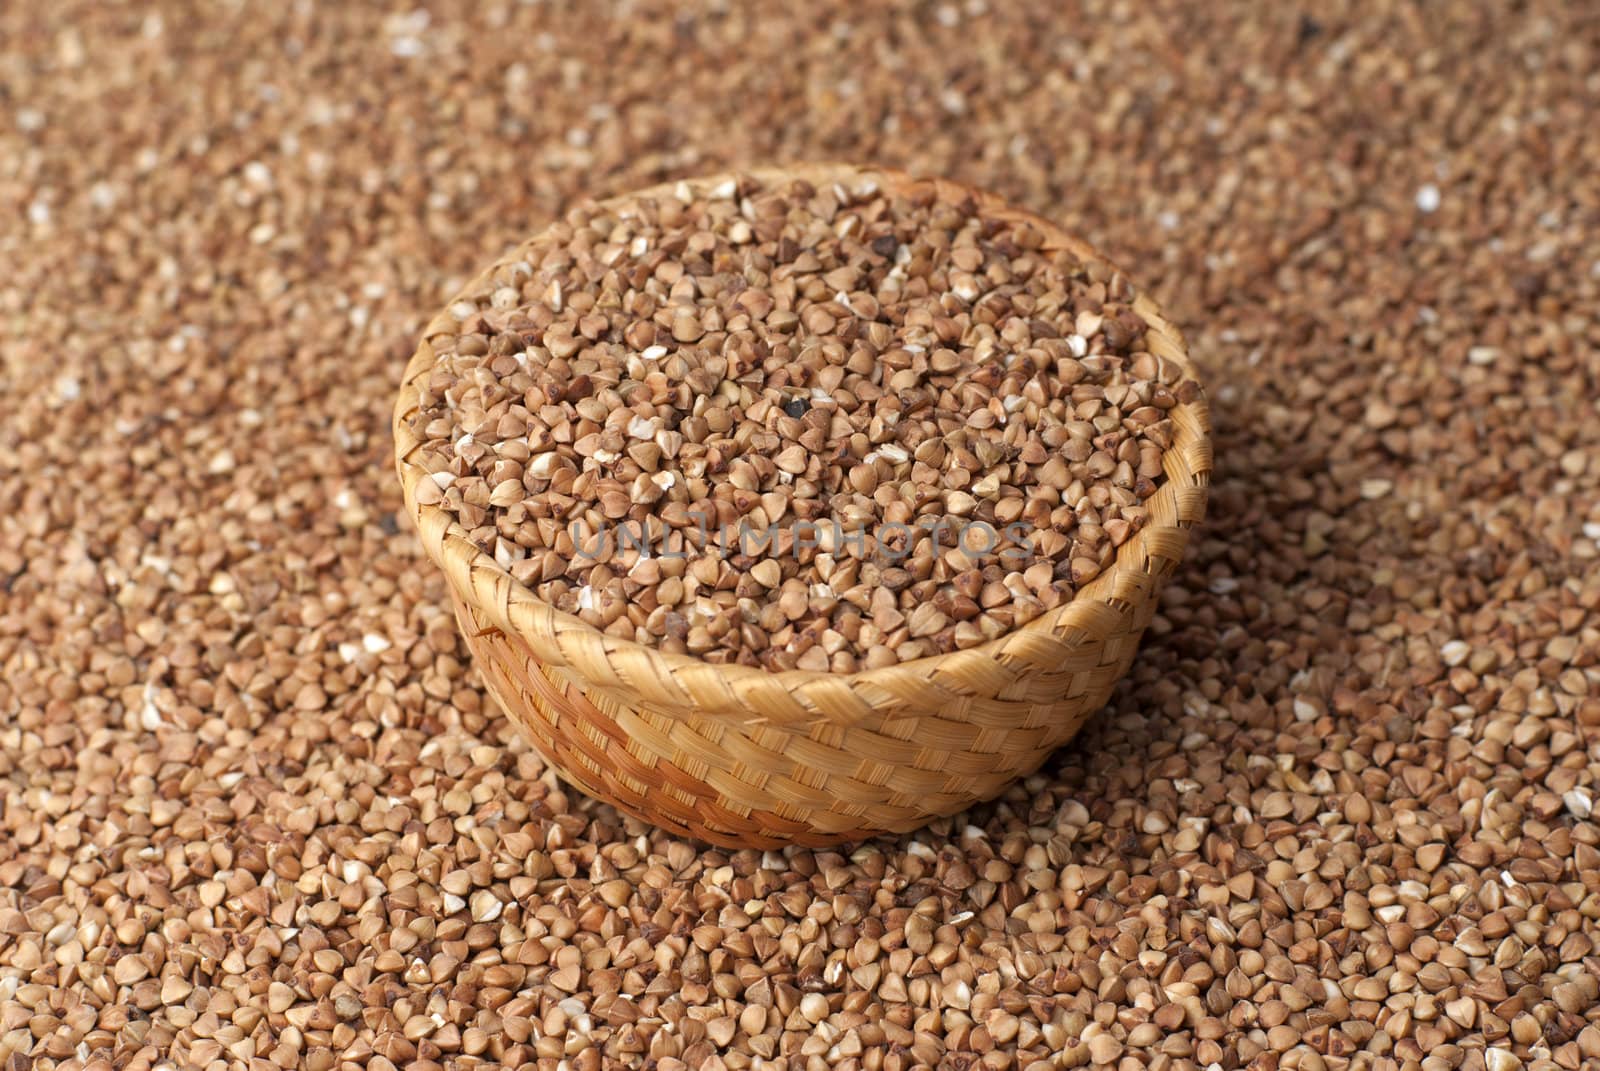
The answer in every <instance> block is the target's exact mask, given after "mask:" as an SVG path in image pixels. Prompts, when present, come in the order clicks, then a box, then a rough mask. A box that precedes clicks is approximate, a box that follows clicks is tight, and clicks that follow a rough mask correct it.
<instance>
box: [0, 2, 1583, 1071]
mask: <svg viewBox="0 0 1600 1071" xmlns="http://www.w3.org/2000/svg"><path fill="white" fill-rule="evenodd" d="M1597 69H1600V18H1597V11H1596V9H1595V7H1594V6H1593V5H1591V4H1583V3H1574V4H1559V3H1554V2H1548V0H1534V2H1531V3H1526V4H1498V3H1483V4H1459V5H1458V4H1448V5H1447V4H1414V3H1398V2H1390V0H1377V2H1373V3H1367V4H1359V5H1358V4H1342V3H1329V4H1315V5H1312V4H1307V5H1302V6H1296V5H1249V4H1238V3H1227V4H1217V5H1189V4H1182V3H1175V2H1166V0H1162V2H1159V3H1153V4H1132V3H1093V4H1083V5H1079V4H1067V5H1062V4H1057V3H1045V2H1040V3H1028V4H1011V3H999V2H998V0H986V2H985V0H976V2H963V3H937V2H936V3H927V4H893V5H890V4H883V5H878V4H872V5H854V4H845V3H837V2H823V3H817V4H811V5H790V4H779V3H770V2H762V3H756V4H751V5H743V4H722V5H683V6H681V7H677V6H672V5H667V4H663V3H633V4H626V5H622V4H619V5H601V4H576V3H573V4H561V3H553V2H552V3H528V4H522V3H518V4H508V3H504V2H499V0H489V2H486V3H481V4H467V3H445V2H439V3H430V4H428V5H427V6H426V8H415V9H413V8H411V7H408V6H406V5H396V6H390V7H385V6H379V5H372V4H342V5H331V4H330V5H314V4H310V3H285V4H264V3H263V4H243V3H168V2H163V3H155V4H147V5H136V4H131V3H106V4H89V3H43V2H32V0H30V2H12V3H7V4H5V5H4V6H3V7H0V253H3V257H4V261H3V263H4V272H3V274H0V1059H4V1060H5V1061H6V1063H5V1067H6V1068H7V1071H28V1069H30V1068H39V1069H44V1068H82V1067H96V1068H104V1067H118V1068H138V1069H145V1068H152V1067H157V1066H160V1067H182V1068H189V1067H206V1068H210V1067H217V1068H222V1067H228V1068H268V1067H284V1068H290V1067H302V1066H303V1067H307V1068H312V1069H316V1071H327V1069H332V1068H341V1069H342V1068H359V1067H365V1068H370V1069H374V1071H383V1069H388V1068H393V1067H415V1068H423V1069H426V1068H433V1067H443V1066H449V1067H458V1068H469V1067H479V1066H495V1065H508V1066H516V1065H527V1064H533V1065H535V1066H538V1067H540V1068H546V1069H551V1071H555V1069H560V1068H571V1069H583V1071H587V1069H593V1068H599V1067H617V1068H644V1067H650V1068H659V1069H661V1071H671V1069H675V1068H686V1067H687V1068H701V1067H719V1066H721V1067H728V1068H755V1067H796V1068H806V1069H810V1068H821V1067H840V1068H853V1067H859V1068H867V1069H873V1071H876V1069H879V1068H884V1069H891V1071H892V1069H906V1068H912V1067H948V1068H969V1067H984V1068H1005V1067H1023V1066H1030V1065H1038V1066H1041V1067H1051V1066H1087V1065H1090V1064H1094V1065H1099V1066H1117V1067H1125V1068H1129V1069H1132V1068H1136V1067H1150V1068H1174V1069H1176V1068H1191V1067H1193V1068H1212V1067H1221V1068H1245V1067H1248V1068H1255V1069H1269V1068H1308V1069H1316V1068H1329V1069H1338V1068H1371V1069H1374V1071H1377V1069H1384V1071H1389V1069H1412V1068H1420V1069H1426V1071H1434V1069H1444V1068H1457V1067H1460V1068H1470V1069H1474V1071H1476V1069H1479V1068H1488V1069H1490V1071H1511V1069H1515V1068H1519V1067H1523V1068H1530V1069H1533V1068H1564V1069H1577V1068H1581V1067H1594V1066H1596V1065H1597V1064H1600V1025H1597V1016H1600V1012H1597V1011H1596V998H1597V996H1600V958H1597V957H1596V950H1595V938H1596V934H1597V929H1600V922H1597V919H1600V877H1597V875H1600V851H1597V841H1600V827H1597V825H1596V823H1595V820H1594V816H1593V806H1594V794H1595V780H1596V774H1597V770H1600V750H1597V747H1600V745H1597V734H1600V569H1597V559H1600V550H1597V540H1600V495H1597V493H1596V492H1597V485H1600V457H1597V455H1596V448H1597V445H1600V415H1597V411H1596V397H1597V394H1600V356H1597V343H1600V326H1597V324H1596V322H1595V319H1594V310H1595V307H1596V298H1597V296H1600V259H1597V258H1600V252H1597V250H1600V240H1597V239H1600V185H1597V184H1596V182H1595V180H1594V175H1595V174H1596V172H1597V170H1600V148H1597V146H1600V142H1597V141H1596V139H1595V138H1594V137H1593V136H1592V128H1593V127H1594V125H1595V119H1594V111H1595V101H1596V99H1597V97H1600V76H1597V75H1596V73H1595V72H1596V70H1597ZM819 158H820V159H830V158H847V159H855V160H863V161H870V162H876V163H881V164H886V165H891V166H900V167H904V168H907V169H909V170H913V171H916V172H921V173H932V174H946V175H950V176H952V177H955V178H959V179H963V180H968V181H971V182H974V183H977V184H980V185H983V186H987V187H990V188H992V189H994V190H995V191H996V192H998V193H1001V194H1003V195H1005V196H1007V197H1009V198H1012V199H1014V200H1015V201H1017V202H1018V203H1020V204H1022V205H1024V206H1026V207H1029V208H1032V209H1035V210H1037V211H1040V212H1042V213H1045V214H1047V215H1050V216H1052V217H1053V218H1056V219H1059V220H1060V221H1061V222H1063V223H1064V224H1066V225H1067V226H1069V227H1070V228H1072V229H1074V230H1077V231H1079V232H1081V233H1082V234H1083V235H1084V236H1086V237H1087V238H1089V239H1090V240H1091V241H1093V242H1094V243H1096V244H1097V245H1099V246H1100V247H1101V248H1102V249H1103V250H1104V251H1105V252H1106V253H1107V254H1108V255H1109V256H1110V257H1112V258H1113V259H1114V260H1116V261H1118V262H1119V263H1121V264H1123V265H1124V266H1126V267H1127V268H1128V270H1129V271H1130V273H1131V274H1132V276H1133V277H1134V278H1135V279H1136V280H1138V281H1139V282H1140V283H1141V284H1142V285H1144V286H1145V287H1146V288H1148V289H1149V290H1151V291H1152V292H1153V293H1154V294H1155V295H1156V296H1157V298H1158V299H1159V300H1160V301H1161V302H1162V304H1163V305H1164V307H1165V308H1166V309H1167V310H1168V311H1169V312H1170V313H1171V314H1172V315H1173V316H1174V318H1175V319H1176V320H1177V321H1178V322H1179V323H1181V324H1182V325H1183V326H1184V327H1185V328H1186V330H1187V332H1188V335H1189V338H1190V342H1191V344H1192V347H1193V349H1194V351H1195V354H1196V356H1197V358H1198V360H1199V362H1200V364H1201V367H1202V369H1203V370H1204V372H1205V374H1206V376H1207V381H1208V386H1209V390H1210V396H1211V399H1212V406H1213V415H1214V419H1215V424H1216V428H1217V438H1216V448H1217V473H1216V480H1215V484H1214V488H1213V494H1212V499H1211V509H1210V519H1209V521H1208V524H1207V526H1206V528H1205V529H1204V531H1202V532H1201V533H1199V535H1198V538H1197V539H1196V540H1195V542H1194V544H1193V546H1192V551H1191V557H1190V560H1189V561H1188V563H1186V565H1185V567H1184V569H1183V571H1182V572H1181V573H1180V574H1179V576H1178V578H1177V579H1176V580H1175V581H1174V583H1173V584H1172V585H1171V587H1170V589H1169V591H1168V593H1167V595H1166V598H1165V603H1164V606H1163V610H1162V613H1161V615H1160V616H1159V617H1158V619H1157V622H1156V625H1155V626H1154V627H1153V629H1152V633H1151V635H1150V636H1149V637H1148V638H1147V641H1146V645H1145V650H1144V651H1143V653H1142V654H1141V656H1140V658H1139V660H1138V661H1137V663H1136V665H1135V668H1134V671H1133V673H1132V674H1131V675H1130V677H1129V679H1128V680H1127V681H1126V682H1125V683H1124V684H1123V686H1122V687H1121V688H1120V689H1119V691H1118V692H1117V695H1116V697H1115V698H1114V699H1113V701H1112V703H1111V704H1110V706H1109V708H1108V709H1107V710H1106V711H1105V712H1103V713H1102V714H1101V715H1100V716H1099V717H1098V718H1097V719H1095V720H1094V721H1093V722H1092V723H1091V726H1090V727H1089V728H1088V729H1087V730H1086V731H1085V732H1084V733H1083V734H1082V735H1081V736H1080V737H1078V739H1077V740H1076V741H1075V742H1074V743H1073V744H1071V745H1070V746H1069V747H1067V748H1066V749H1064V750H1063V751H1062V752H1060V753H1059V755H1058V756H1057V757H1056V758H1055V759H1053V760H1052V761H1051V762H1050V763H1049V764H1047V766H1046V767H1045V768H1044V769H1043V770H1042V771H1041V772H1040V774H1039V775H1038V776H1036V777H1034V778H1031V779H1029V780H1028V781H1026V782H1025V783H1023V784H1020V785H1018V786H1017V787H1016V788H1015V789H1014V790H1013V791H1011V792H1010V793H1009V794H1008V795H1007V796H1005V797H1004V798H1003V799H1002V800H1000V801H999V802H997V803H995V804H993V805H990V806H986V807H983V808H980V809H978V810H976V811H973V812H970V813H969V814H967V815H964V816H962V817H959V818H957V819H955V820H953V821H944V822H941V823H939V824H936V825H935V826H933V827H932V828H931V829H929V830H927V831H924V832H923V833H920V834H917V835H914V836H908V837H904V838H900V839H896V840H885V841H879V842H872V843H869V844H866V845H862V846H860V847H858V848H855V849H851V850H849V851H846V852H824V851H815V852H813V851H793V852H788V853H769V854H762V853H755V852H750V853H727V852H714V851H704V850H701V849H699V848H697V847H695V846H693V845H689V844H686V843H682V842H673V841H670V840H668V839H666V838H664V837H662V836H660V835H655V834H652V833H651V832H650V831H649V830H647V829H645V828H643V827H640V826H637V825H635V824H633V823H631V822H628V821H623V820H622V819H620V818H619V817H618V816H617V815H616V813H615V812H613V811H611V810H609V809H606V808H603V807H599V806H596V805H594V804H592V803H590V802H588V801H586V800H584V799H582V798H581V797H579V796H577V795H575V794H574V793H571V792H569V791H567V790H565V789H563V788H562V787H561V786H560V785H559V783H557V782H556V781H555V780H554V779H553V778H552V777H551V776H550V775H549V774H548V773H547V771H545V770H544V769H543V768H542V766H541V764H540V763H539V762H538V761H537V760H536V759H535V757H534V756H533V755H532V754H531V753H530V752H529V750H528V748H527V747H526V746H525V745H524V744H523V743H522V742H521V741H520V740H518V739H517V738H516V737H515V736H514V734H513V733H512V732H511V731H510V729H509V727H508V725H507V723H506V721H505V720H504V719H503V718H502V717H500V716H499V715H498V713H497V712H496V711H495V710H493V709H492V708H490V707H488V706H486V705H485V704H484V702H483V700H482V698H481V692H480V690H479V682H478V679H477V677H476V675H475V674H474V673H473V672H472V671H471V670H470V669H469V668H468V666H467V665H466V663H465V653H464V649H463V648H462V646H461V644H460V642H459V640H458V639H457V638H456V636H455V633H454V630H453V626H452V623H451V621H450V619H449V617H448V615H447V612H446V609H445V593H444V589H443V586H442V583H441V581H440V580H439V578H438V577H437V576H436V575H435V573H434V571H433V570H432V569H430V568H424V567H423V566H424V564H425V563H424V562H423V560H422V558H421V556H420V551H419V549H418V547H417V545H416V542H415V539H414V537H413V535H412V534H411V533H410V532H409V531H407V530H406V529H405V528H404V526H403V521H401V519H400V517H399V498H398V494H397V491H396V488H395V485H394V480H393V476H392V470H391V465H390V460H389V435H388V427H387V425H388V416H389V410H390V405H391V401H392V396H393V390H394V388H395V385H396V381H397V379H398V376H399V373H400V370H401V368H402V366H403V364H404V362H405V359H406V356H407V355H408V354H409V353H410V350H411V347H412V344H413V342H414V336H415V333H416V332H417V331H418V330H419V328H420V327H421V325H422V324H423V323H424V322H425V320H426V319H427V318H428V317H429V316H430V315H431V314H432V313H433V312H434V311H435V310H436V308H437V307H438V306H439V305H440V304H441V303H442V302H443V301H444V300H445V299H446V297H447V296H448V295H449V294H450V293H451V292H453V289H454V288H455V287H456V286H457V285H459V284H460V283H461V282H463V281H465V279H466V278H467V277H468V276H469V274H470V273H471V272H473V271H474V270H475V269H476V268H477V267H478V266H481V265H482V264H483V263H485V262H487V260H488V259H489V258H491V257H493V256H495V255H498V254H499V253H500V252H501V251H502V250H504V249H505V248H506V247H508V246H510V245H511V244H512V243H514V242H516V241H518V240H520V239H521V238H523V237H525V236H526V235H527V234H529V233H531V232H532V231H533V230H535V229H536V228H538V227H539V226H541V225H542V224H543V223H544V222H546V221H547V220H548V219H550V218H551V217H552V216H553V215H554V214H555V213H557V212H558V211H560V210H561V209H562V208H564V207H565V206H567V205H569V204H571V203H572V202H573V201H574V199H575V198H578V197H580V196H583V195H586V194H588V195H596V196H601V195H606V194H611V193H616V192H621V191H624V190H626V189H628V188H631V187H635V186H639V185H643V184H647V183H651V182H655V181H658V180H661V179H665V178H671V177H675V176H679V175H689V174H695V173H702V172H710V171H715V170H721V169H724V168H727V167H737V166H744V165H749V166H755V165H766V164H774V163H780V164H781V163H786V162H792V161H799V160H807V159H819Z"/></svg>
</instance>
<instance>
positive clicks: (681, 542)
mask: <svg viewBox="0 0 1600 1071" xmlns="http://www.w3.org/2000/svg"><path fill="white" fill-rule="evenodd" d="M1132 299H1133V291H1132V288H1131V286H1130V285H1129V284H1128V282H1127V281H1126V280H1125V279H1123V278H1122V277H1121V276H1120V275H1118V274H1114V273H1112V272H1110V271H1109V270H1108V269H1105V268H1103V266H1101V265H1099V264H1097V263H1081V262H1079V261H1078V260H1077V259H1075V258H1073V257H1072V256H1071V255H1070V254H1067V253H1063V252H1046V251H1043V250H1041V235H1040V234H1039V233H1037V232H1036V231H1034V230H1033V229H1032V228H1030V227H1029V226H1027V225H1025V224H1018V223H1015V222H1012V221H1010V220H997V219H990V218H986V217H985V216H984V214H983V213H982V212H981V211H980V210H979V208H978V206H977V205H976V204H974V203H972V202H971V201H967V202H964V203H948V202H946V201H944V200H938V199H935V198H934V197H933V196H931V195H929V196H924V197H917V196H890V195H889V194H887V193H885V192H883V191H881V190H880V188H879V186H878V184H877V183H875V182H873V181H871V180H870V178H868V177H866V176H865V175H863V176H862V178H861V180H860V181H859V182H857V183H854V184H848V183H847V184H838V183H827V184H825V185H822V186H820V187H818V186H814V185H812V184H810V183H809V182H806V181H803V180H799V179H794V178H787V177H786V178H775V179H759V178H753V177H751V178H742V179H737V180H728V181H726V182H724V183H722V184H720V185H717V186H713V187H691V186H689V185H687V184H685V185H682V186H680V187H678V189H677V191H676V194H674V195H667V196H660V197H653V198H651V197H643V198H640V199H637V200H634V201H631V202H624V203H622V204H620V205H619V204H617V203H611V204H609V205H604V206H589V207H585V208H580V209H578V210H576V211H574V212H572V213H571V214H569V215H568V216H567V217H566V218H565V219H564V220H562V221H561V222H560V223H558V224H556V225H554V226H552V227H550V228H549V229H548V230H547V231H545V232H544V233H542V234H541V235H539V236H538V237H536V238H534V239H533V240H531V241H530V242H528V243H527V244H526V245H525V246H524V247H523V248H522V250H521V251H520V256H519V257H518V258H517V259H515V260H513V261H511V262H510V263H509V264H508V265H506V266H505V267H503V268H502V269H501V270H500V271H499V272H498V273H497V275H496V277H495V279H494V280H493V283H492V285H491V286H490V287H489V288H488V289H487V292H486V293H484V294H482V295H481V300H470V299H469V300H463V301H460V302H458V303H457V304H456V305H455V306H454V307H453V308H452V310H451V314H452V316H453V318H454V320H455V321H456V323H457V324H458V329H457V331H455V332H454V333H447V334H444V335H440V336H437V337H435V338H434V339H433V345H434V347H435V350H436V352H437V353H438V354H439V359H438V366H437V370H436V372H435V374H434V375H433V376H432V378H431V380H430V381H429V382H428V384H427V385H426V388H425V390H424V394H423V397H422V405H421V408H420V411H419V413H418V415H417V417H416V418H415V421H414V423H413V427H414V430H415V431H416V432H417V434H418V435H419V436H420V437H422V438H423V439H424V440H425V450H424V453H423V457H422V462H423V464H424V465H426V467H427V468H428V469H429V471H430V472H431V473H432V477H433V478H432V480H431V481H424V483H423V484H422V486H421V489H420V494H419V497H420V499H421V500H422V501H423V502H424V503H425V504H426V503H434V502H436V503H438V504H440V505H442V506H443V507H444V508H445V509H447V510H449V511H450V512H451V513H453V514H454V515H455V517H456V518H457V520H459V522H460V523H461V524H462V525H463V527H465V528H466V529H467V530H468V531H469V532H470V533H471V535H472V538H473V539H474V540H475V541H476V542H477V543H478V544H479V545H480V546H482V547H483V548H484V549H485V550H486V551H488V552H490V553H492V554H493V555H494V556H495V558H496V560H497V561H499V562H500V563H501V564H502V565H504V566H506V567H508V568H509V569H510V570H511V572H512V573H513V575H514V576H516V577H517V578H518V579H519V580H522V581H523V582H525V583H527V584H528V585H530V586H531V587H532V589H533V590H534V591H535V593H536V594H537V595H539V597H540V598H542V599H544V600H545V601H547V602H549V603H550V604H552V605H554V606H555V607H556V608H558V609H561V610H564V611H567V612H570V613H574V614H577V615H578V616H579V617H581V618H583V619H584V620H585V621H588V622H589V623H590V624H592V625H594V626H596V627H599V628H602V629H605V630H606V631H607V632H609V633H611V634H613V635H617V636H621V637H625V638H628V639H633V640H637V641H638V642H642V643H649V644H653V645H656V646H658V647H660V648H662V649H664V650H669V651H676V652H688V653H692V654H695V655H698V656H699V657H701V658H703V659H705V660H706V661H710V662H741V663H746V664H751V665H762V666H765V667H768V668H771V669H791V668H797V667H798V668H802V669H812V670H829V669H832V670H835V671H841V672H843V671H850V670H854V669H857V668H871V667H876V666H883V665H889V664H893V663H895V662H898V661H904V660H909V659H914V658H919V657H922V656H925V655H930V654H936V653H941V652H947V651H950V650H954V649H957V648H963V647H970V646H973V645H976V644H980V643H983V642H985V641H987V640H990V639H994V638H995V637H997V636H1000V635H1002V634H1004V633H1006V632H1008V631H1010V630H1011V629H1012V628H1014V627H1016V626H1017V625H1020V624H1022V623H1024V622H1026V621H1029V620H1031V619H1033V618H1034V617H1037V616H1038V615H1039V614H1040V613H1042V612H1044V611H1046V610H1048V609H1050V608H1052V607H1055V606H1057V605H1059V604H1060V603H1062V602H1064V601H1066V600H1068V599H1070V598H1071V597H1072V595H1073V592H1074V591H1075V590H1076V588H1077V587H1078V586H1079V585H1081V584H1083V583H1085V582H1087V581H1089V580H1091V579H1093V578H1094V577H1095V576H1096V575H1098V574H1099V572H1100V571H1101V569H1102V568H1104V567H1105V566H1106V565H1107V564H1108V563H1109V562H1110V560H1111V558H1112V556H1113V555H1114V554H1115V552H1116V548H1117V547H1118V546H1120V545H1121V544H1122V543H1124V542H1125V541H1126V540H1127V539H1128V538H1129V536H1130V535H1132V534H1133V533H1134V532H1135V531H1137V530H1138V529H1139V527H1140V526H1141V525H1142V524H1143V523H1144V521H1145V519H1146V510H1145V507H1144V504H1143V503H1144V501H1145V500H1146V499H1147V498H1148V497H1149V496H1150V495H1151V494H1153V493H1154V491H1155V490H1156V488H1157V486H1158V484H1159V482H1160V480H1161V479H1162V452H1163V450H1164V449H1165V448H1166V447H1167V446H1168V445H1169V444H1170V442H1171V435H1172V426H1171V422H1170V420H1169V419H1168V417H1167V411H1168V410H1169V409H1170V408H1171V407H1172V406H1173V405H1175V404H1176V402H1177V399H1178V398H1179V397H1180V396H1182V395H1183V392H1184V391H1186V390H1191V389H1193V384H1192V383H1185V382H1180V370H1179V368H1178V366H1176V365H1175V364H1173V363H1171V362H1169V361H1165V360H1163V359H1160V358H1158V357H1156V356H1155V355H1153V354H1151V353H1149V352H1147V351H1146V350H1145V349H1144V332H1145V324H1144V322H1143V320H1141V319H1140V317H1139V316H1138V315H1137V314H1136V313H1134V311H1133V310H1132V308H1131V305H1130V303H1131V301H1132ZM430 484H431V485H430Z"/></svg>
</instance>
